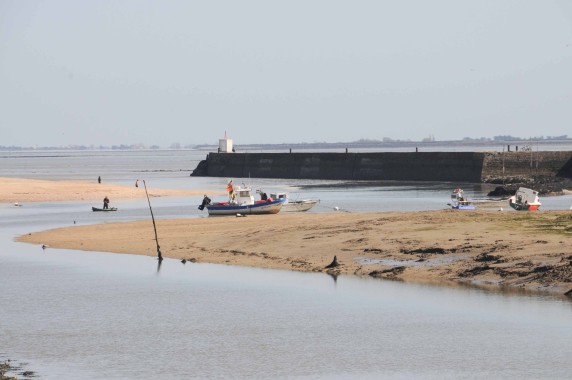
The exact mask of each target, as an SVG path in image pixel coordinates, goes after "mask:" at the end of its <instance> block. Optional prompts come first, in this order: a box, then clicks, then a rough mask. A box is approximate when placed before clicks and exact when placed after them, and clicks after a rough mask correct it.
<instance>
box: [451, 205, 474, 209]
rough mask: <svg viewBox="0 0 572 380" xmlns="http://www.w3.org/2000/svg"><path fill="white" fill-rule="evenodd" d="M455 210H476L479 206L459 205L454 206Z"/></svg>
mask: <svg viewBox="0 0 572 380" xmlns="http://www.w3.org/2000/svg"><path fill="white" fill-rule="evenodd" d="M452 208H453V210H476V209H477V208H476V207H475V206H474V205H458V206H452Z"/></svg>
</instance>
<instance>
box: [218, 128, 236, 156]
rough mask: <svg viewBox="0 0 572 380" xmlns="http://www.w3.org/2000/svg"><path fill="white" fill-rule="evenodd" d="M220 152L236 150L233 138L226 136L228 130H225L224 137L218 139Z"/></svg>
mask: <svg viewBox="0 0 572 380" xmlns="http://www.w3.org/2000/svg"><path fill="white" fill-rule="evenodd" d="M218 152H219V153H231V152H234V148H233V146H232V139H229V138H228V137H226V131H225V132H224V139H220V140H218Z"/></svg>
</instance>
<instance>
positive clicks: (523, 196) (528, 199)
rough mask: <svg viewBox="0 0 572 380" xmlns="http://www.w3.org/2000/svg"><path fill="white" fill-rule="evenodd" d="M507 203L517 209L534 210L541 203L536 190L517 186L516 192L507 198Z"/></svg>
mask: <svg viewBox="0 0 572 380" xmlns="http://www.w3.org/2000/svg"><path fill="white" fill-rule="evenodd" d="M508 204H509V205H510V207H512V208H513V209H515V210H517V211H536V210H538V209H539V208H540V206H541V205H542V203H540V198H538V191H536V190H532V189H527V188H526V187H519V188H518V190H517V191H516V194H514V195H513V196H512V197H510V198H509V199H508Z"/></svg>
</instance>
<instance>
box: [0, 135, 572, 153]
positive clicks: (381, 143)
mask: <svg viewBox="0 0 572 380" xmlns="http://www.w3.org/2000/svg"><path fill="white" fill-rule="evenodd" d="M555 145H563V146H569V147H570V150H572V138H550V139H548V138H546V139H523V138H514V139H509V140H495V139H485V138H483V139H467V140H431V141H409V140H392V139H387V140H358V141H350V142H335V143H327V142H312V143H305V142H299V143H278V144H259V143H240V142H239V141H235V145H234V146H235V147H236V148H237V150H239V151H253V150H284V151H288V150H289V149H292V150H304V151H308V150H321V149H330V150H331V149H339V150H340V151H343V150H345V149H346V148H347V149H374V150H376V151H383V149H397V148H410V149H412V150H415V148H416V147H417V148H420V149H431V150H433V149H435V148H436V147H443V148H447V150H449V149H451V147H457V148H463V147H465V148H467V149H469V148H478V149H476V150H478V151H482V148H491V147H492V148H493V149H492V150H493V151H503V149H508V147H509V146H512V147H513V149H514V148H515V147H516V146H520V147H521V149H522V148H523V147H529V148H530V149H532V150H534V151H536V150H539V148H540V147H545V148H546V147H553V146H555ZM217 147H218V145H216V143H213V144H174V145H172V146H170V147H161V146H158V145H144V144H118V145H81V144H70V145H65V146H34V147H23V146H0V152H2V151H4V152H10V151H14V152H18V151H53V150H64V151H65V150H74V151H78V150H79V151H114V150H116V151H122V150H205V151H209V150H210V151H216V150H217ZM473 150H474V149H473ZM549 150H552V149H549Z"/></svg>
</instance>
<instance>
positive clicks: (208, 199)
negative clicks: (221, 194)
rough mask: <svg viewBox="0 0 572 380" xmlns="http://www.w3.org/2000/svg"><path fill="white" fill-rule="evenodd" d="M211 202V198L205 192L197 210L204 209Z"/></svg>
mask: <svg viewBox="0 0 572 380" xmlns="http://www.w3.org/2000/svg"><path fill="white" fill-rule="evenodd" d="M210 204H211V199H210V198H209V197H208V196H207V195H206V194H205V196H204V198H203V202H202V203H201V204H200V206H199V210H201V211H202V210H204V209H205V207H206V206H208V205H210Z"/></svg>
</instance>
